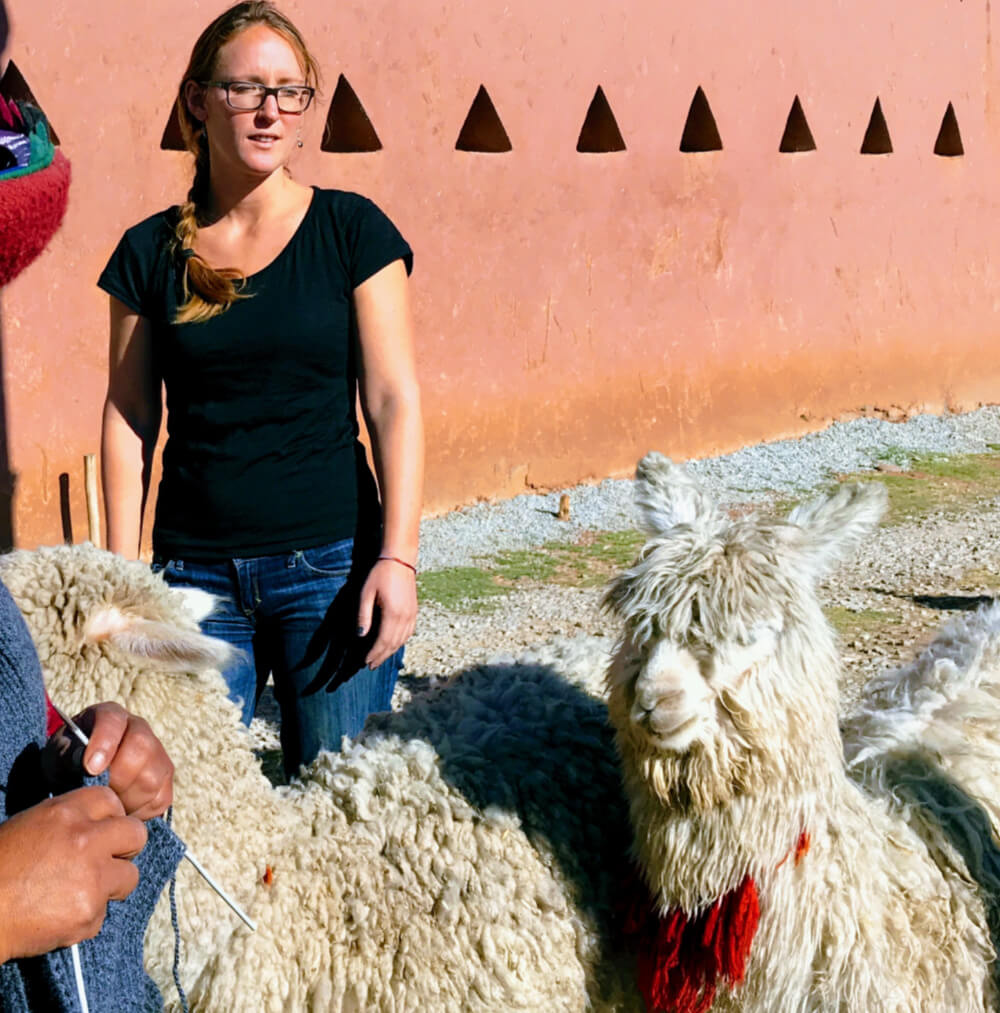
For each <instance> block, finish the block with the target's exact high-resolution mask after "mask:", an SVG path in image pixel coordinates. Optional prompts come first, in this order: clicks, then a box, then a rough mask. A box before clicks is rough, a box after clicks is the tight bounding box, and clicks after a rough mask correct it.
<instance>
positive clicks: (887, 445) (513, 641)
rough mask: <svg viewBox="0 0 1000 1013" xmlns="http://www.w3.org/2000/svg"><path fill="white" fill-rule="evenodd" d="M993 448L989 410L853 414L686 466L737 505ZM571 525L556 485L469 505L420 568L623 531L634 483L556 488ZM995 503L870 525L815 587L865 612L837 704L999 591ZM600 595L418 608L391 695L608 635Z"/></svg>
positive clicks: (433, 523)
mask: <svg viewBox="0 0 1000 1013" xmlns="http://www.w3.org/2000/svg"><path fill="white" fill-rule="evenodd" d="M991 444H993V445H996V444H1000V407H988V408H983V409H980V410H978V411H975V412H971V413H968V414H964V415H950V416H942V417H935V416H919V417H917V418H914V419H911V420H909V421H906V422H895V423H892V422H882V421H879V420H873V419H859V420H856V421H853V422H848V423H838V424H834V425H832V426H830V427H829V428H828V429H826V430H824V431H823V432H821V433H815V434H812V435H810V436H806V437H803V438H802V439H799V440H782V441H779V442H776V443H771V444H763V445H760V446H755V447H748V448H745V449H743V450H741V451H739V452H737V453H735V454H729V455H726V456H724V457H717V458H713V459H710V460H704V461H698V462H693V463H692V464H691V465H690V466H691V467H692V468H693V470H696V471H697V472H698V473H699V474H701V475H702V476H704V477H705V478H706V480H707V481H708V482H709V484H710V485H711V486H712V487H713V489H714V491H715V493H716V495H717V496H719V498H721V499H722V500H723V502H727V503H737V502H741V503H746V502H753V501H756V500H761V499H764V498H767V497H768V496H769V495H770V496H773V494H774V492H775V491H777V492H779V493H787V492H790V491H797V492H801V491H802V490H806V489H809V488H812V487H814V486H816V485H818V484H821V483H823V482H825V481H828V480H829V479H830V478H831V477H832V476H833V475H836V474H838V473H841V474H842V473H846V472H855V471H863V470H865V469H871V468H873V467H874V466H875V464H876V462H878V461H880V460H883V459H885V458H886V456H889V457H890V458H891V459H892V460H893V461H894V462H896V463H903V464H905V463H906V455H907V454H923V453H947V454H959V453H976V452H984V451H986V450H988V449H990V445H991ZM568 491H569V494H570V498H571V503H572V517H573V521H572V523H571V524H570V525H567V524H566V523H565V522H561V521H558V520H556V518H555V512H556V509H557V507H558V502H559V493H558V492H555V493H552V494H549V495H546V496H536V495H531V496H519V497H517V498H515V499H513V500H508V501H505V502H501V503H495V504H480V505H477V506H475V507H472V508H469V509H465V510H461V511H456V512H454V513H451V514H448V515H447V516H444V517H441V518H435V519H431V520H427V521H425V522H424V525H423V530H422V548H421V561H422V566H423V567H424V568H426V569H431V568H436V567H441V566H453V565H463V564H469V563H472V562H474V561H475V560H476V559H477V558H481V557H482V556H484V555H487V554H489V553H490V552H492V551H496V550H498V549H503V548H528V547H533V546H537V545H540V544H543V543H544V542H546V541H551V540H553V539H567V538H572V537H573V536H574V535H576V534H578V533H579V532H580V531H582V530H586V529H588V528H589V529H603V530H613V529H620V528H624V527H630V526H631V525H632V500H631V497H632V483H631V482H629V481H606V482H602V483H600V484H599V485H596V486H581V487H578V488H576V489H572V490H568ZM998 574H1000V501H998V502H995V503H991V504H987V505H986V506H985V507H984V506H983V505H982V504H980V505H979V506H977V507H975V508H970V509H969V510H968V511H964V512H960V513H958V514H951V515H949V516H947V517H932V518H928V519H926V520H922V521H919V522H916V523H911V524H903V525H898V526H895V527H891V528H889V527H884V528H881V529H880V530H879V531H878V532H877V533H876V535H875V537H874V538H873V539H872V540H871V542H869V543H868V545H866V546H865V547H864V548H863V550H862V551H861V552H860V553H859V554H858V555H857V556H856V557H855V558H854V559H853V560H851V561H850V562H849V563H847V564H846V565H844V566H843V567H841V569H840V570H839V571H838V572H837V573H835V574H834V575H833V576H832V577H831V579H830V580H829V581H828V582H827V583H826V584H825V585H824V586H823V588H822V598H823V601H824V604H828V605H833V606H839V607H840V608H841V609H844V610H846V611H847V612H853V613H865V614H866V622H865V624H864V625H865V631H864V632H863V633H860V634H858V635H856V636H854V637H853V638H850V639H847V640H846V641H845V642H844V644H843V652H844V660H845V665H846V668H847V672H848V680H847V685H846V686H845V704H847V705H849V703H850V701H851V699H852V698H853V697H854V695H855V694H856V692H857V689H858V687H859V686H860V685H861V683H862V682H863V681H864V679H865V678H867V677H868V676H869V675H871V674H874V673H875V672H877V671H881V670H883V669H885V668H887V667H890V666H893V665H896V664H899V663H901V662H902V661H905V660H906V659H908V658H910V657H912V656H913V654H914V653H915V652H916V650H918V649H919V647H921V646H922V645H923V644H925V643H926V642H927V641H928V640H929V639H930V638H931V637H932V635H933V633H934V631H935V630H936V629H937V628H938V627H939V626H940V625H941V624H942V623H943V622H944V621H945V620H946V619H947V618H948V616H949V615H950V614H953V613H954V611H955V610H957V609H962V608H969V607H975V605H977V604H979V603H980V602H981V601H982V600H983V599H984V598H985V597H986V596H990V595H992V594H993V593H994V591H995V590H996V589H997V588H996V585H995V583H994V581H995V579H996V577H995V575H998ZM600 596H601V589H600V588H597V589H578V588H568V587H560V586H546V587H544V588H541V589H537V590H527V591H521V590H518V591H513V592H511V593H510V594H509V595H506V596H504V597H502V598H500V599H495V600H493V601H491V603H490V605H489V608H488V610H487V611H484V612H481V613H474V614H468V613H465V612H461V611H451V610H448V609H445V608H441V607H438V606H435V605H425V606H423V607H422V609H421V613H420V620H419V625H418V628H417V632H416V634H415V635H414V637H413V639H412V640H411V641H410V645H409V647H408V648H407V658H406V672H407V677H404V679H403V680H402V682H403V686H402V687H401V696H403V697H405V695H406V694H407V692H408V691H412V690H413V689H415V688H417V686H419V685H421V684H422V683H423V680H424V679H430V680H432V681H433V680H436V679H438V678H440V677H442V676H446V675H448V674H450V673H453V672H456V671H460V670H461V669H463V668H465V667H468V666H469V665H472V664H475V663H478V662H481V661H484V660H486V659H487V658H490V657H493V656H494V655H496V654H498V653H510V654H514V655H516V654H518V653H520V652H521V651H522V650H523V649H524V648H526V647H528V646H530V645H532V644H534V643H537V642H539V641H543V640H548V639H551V638H552V637H555V636H567V635H573V634H575V633H589V634H596V635H603V636H607V637H608V639H609V643H610V641H611V640H612V639H613V637H614V635H615V633H616V630H615V627H614V624H613V621H612V620H611V619H610V618H609V617H608V616H606V615H604V614H602V613H601V611H600V607H599V600H600Z"/></svg>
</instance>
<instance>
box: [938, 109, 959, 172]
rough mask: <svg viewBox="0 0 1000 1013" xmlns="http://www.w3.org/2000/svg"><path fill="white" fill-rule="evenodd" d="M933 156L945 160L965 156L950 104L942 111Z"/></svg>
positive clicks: (956, 121)
mask: <svg viewBox="0 0 1000 1013" xmlns="http://www.w3.org/2000/svg"><path fill="white" fill-rule="evenodd" d="M934 154H935V155H943V156H944V157H945V158H956V157H957V156H958V155H964V154H965V148H964V147H963V145H962V134H961V131H960V130H959V129H958V120H957V119H956V117H955V110H954V108H953V107H952V104H951V103H950V102H949V103H948V108H947V109H945V111H944V119H942V120H941V129H940V130H939V131H938V135H937V140H936V141H935V142H934Z"/></svg>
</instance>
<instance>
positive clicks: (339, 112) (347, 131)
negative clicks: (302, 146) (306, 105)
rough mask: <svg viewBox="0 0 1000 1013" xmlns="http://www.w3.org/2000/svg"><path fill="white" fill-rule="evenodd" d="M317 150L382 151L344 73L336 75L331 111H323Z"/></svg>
mask: <svg viewBox="0 0 1000 1013" xmlns="http://www.w3.org/2000/svg"><path fill="white" fill-rule="evenodd" d="M320 150H321V151H336V152H341V153H346V152H352V151H354V152H358V151H381V150H382V142H381V141H380V140H379V139H378V134H376V133H375V128H374V127H373V126H372V121H371V120H370V119H369V118H368V113H366V112H365V107H364V106H363V105H362V104H361V100H360V99H359V98H358V96H357V94H356V93H355V91H354V89H353V88H352V87H351V86H350V84H349V83H348V80H347V78H346V77H344V75H343V74H341V75H340V77H338V78H337V87H336V88H335V89H334V92H333V99H332V101H331V102H330V111H329V112H328V113H327V114H326V126H325V127H324V129H323V142H322V144H320Z"/></svg>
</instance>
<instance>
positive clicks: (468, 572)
mask: <svg viewBox="0 0 1000 1013" xmlns="http://www.w3.org/2000/svg"><path fill="white" fill-rule="evenodd" d="M644 540H645V538H644V536H643V535H642V534H640V533H639V532H638V531H588V532H585V533H584V534H583V535H581V536H580V538H579V539H578V540H577V541H575V542H548V543H546V544H545V545H542V546H539V547H538V548H537V549H517V550H509V551H506V552H499V553H497V554H496V555H495V556H491V557H489V558H487V559H484V560H483V562H482V564H481V565H480V566H452V567H447V568H445V569H442V570H428V571H425V572H424V573H421V574H420V577H419V579H418V581H417V593H418V595H419V597H420V600H421V601H422V602H428V603H433V604H435V605H440V606H443V607H444V608H448V609H454V610H456V611H462V612H479V611H482V610H483V609H486V608H489V607H490V604H491V601H490V599H493V598H495V597H496V596H497V595H502V594H506V593H508V592H509V591H511V590H514V589H517V588H535V587H543V586H546V585H552V584H556V585H562V586H567V587H596V586H598V585H600V584H604V583H605V582H606V581H607V580H608V578H609V577H610V576H611V575H612V574H614V573H616V572H618V571H619V570H621V569H623V568H624V567H626V566H628V565H629V564H630V563H631V562H632V561H633V560H634V559H635V557H636V555H637V553H638V551H639V549H640V547H641V546H642V544H643V542H644Z"/></svg>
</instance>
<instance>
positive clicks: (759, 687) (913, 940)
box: [607, 454, 1000, 1013]
mask: <svg viewBox="0 0 1000 1013" xmlns="http://www.w3.org/2000/svg"><path fill="white" fill-rule="evenodd" d="M637 499H638V502H639V506H640V509H641V511H642V514H643V517H644V523H645V526H646V528H647V530H648V532H649V535H650V538H649V541H648V542H647V544H646V546H645V548H644V549H643V551H642V553H641V555H640V557H639V559H638V561H637V562H636V563H635V565H634V566H632V567H631V568H630V569H629V570H628V571H627V572H625V573H624V574H622V575H621V576H620V577H618V578H617V579H616V580H615V581H614V582H613V584H612V586H611V588H610V590H609V592H608V596H607V602H608V604H609V605H610V606H611V607H612V608H613V609H614V610H615V611H616V612H617V614H618V615H619V616H620V617H621V618H622V619H623V620H624V623H625V633H624V637H623V640H622V643H621V645H620V648H619V650H618V652H617V654H616V656H615V659H614V661H613V663H612V665H611V668H610V669H609V674H608V686H609V692H610V700H609V711H610V715H611V719H612V722H613V724H614V725H615V729H616V739H617V744H618V748H619V753H620V756H621V760H622V765H623V773H624V778H625V784H626V794H627V796H628V798H629V805H630V810H631V817H632V825H633V830H634V833H635V838H636V839H635V848H636V855H637V857H638V859H639V862H640V865H641V867H642V869H643V873H644V876H645V878H646V880H647V883H648V885H649V887H650V888H651V890H652V891H653V892H654V893H655V896H656V900H657V904H658V908H659V913H660V915H661V919H660V921H659V923H658V927H656V928H655V929H654V930H652V934H651V937H650V939H649V940H647V942H646V944H645V951H644V952H645V961H646V976H645V984H644V988H645V990H646V991H647V993H650V994H652V995H653V996H654V998H655V1002H654V1005H656V1004H657V1003H658V1004H660V1006H661V1008H663V1009H677V1010H682V1011H694V1010H699V1011H700V1010H705V1009H708V1008H711V1009H713V1010H745V1011H749V1010H753V1011H759V1013H771V1011H780V1013H793V1011H820V1010H824V1011H825V1010H831V1011H832V1010H836V1011H842V1013H871V1011H890V1010H891V1011H904V1010H905V1011H912V1013H927V1011H972V1010H985V1009H992V1008H994V1004H995V1002H996V990H995V985H994V980H993V974H994V959H995V953H994V943H995V942H996V940H997V936H996V933H997V928H998V919H997V917H996V915H997V903H998V900H1000V876H998V873H1000V863H998V861H997V856H998V848H997V840H998V839H997V835H996V833H997V826H998V825H1000V822H998V817H1000V686H998V680H1000V611H996V610H995V611H993V612H990V613H987V614H985V615H981V616H979V617H976V618H973V619H971V620H969V621H968V622H966V623H965V624H959V625H958V626H956V627H955V628H954V629H953V630H952V631H951V632H949V633H946V634H945V635H944V636H943V637H942V638H940V639H939V640H938V641H937V642H936V643H935V645H934V646H932V648H930V649H929V651H928V652H927V653H926V654H925V655H924V656H923V657H921V658H920V659H918V660H917V661H916V662H915V663H914V664H913V665H912V666H910V667H909V668H907V669H904V670H903V671H901V672H899V673H895V674H893V675H891V676H887V677H886V678H885V679H883V680H881V681H880V682H879V683H877V684H875V686H874V687H873V689H872V690H871V692H870V693H869V695H868V696H867V697H866V699H865V702H864V703H863V704H862V707H861V709H860V710H859V712H858V713H857V715H856V716H855V717H853V718H852V719H851V720H850V721H849V722H847V724H846V726H845V730H844V737H843V740H842V738H841V733H840V731H839V729H838V722H837V700H838V679H839V677H840V665H839V659H838V655H837V651H836V647H835V638H834V635H833V633H832V631H831V629H830V627H829V625H828V623H827V622H826V620H825V618H824V616H823V613H822V611H821V609H820V605H819V601H818V599H817V596H816V590H815V588H816V583H817V581H818V579H819V578H821V577H822V576H823V575H824V574H825V573H827V572H828V571H829V570H830V569H831V568H832V567H833V566H834V565H835V564H836V563H837V562H838V561H839V560H840V559H842V558H843V557H844V556H845V555H846V554H847V553H849V552H850V551H851V549H852V548H853V547H854V546H856V545H857V544H859V543H860V541H861V540H862V539H863V538H865V537H866V535H867V534H868V533H869V532H870V531H871V530H872V529H873V528H874V526H875V525H876V524H877V522H878V520H879V518H880V516H881V514H882V512H883V510H884V504H885V492H884V490H883V489H882V488H881V487H880V486H878V485H858V486H846V487H841V488H840V489H838V490H837V491H836V492H834V493H833V494H832V495H830V496H828V497H826V498H823V499H820V500H817V501H816V502H814V503H811V504H809V505H807V506H805V507H801V508H799V509H797V510H796V511H794V512H793V513H792V515H791V516H790V517H789V518H788V520H787V521H765V520H760V519H755V518H744V519H737V520H732V519H730V518H729V517H727V516H726V514H725V513H723V512H721V511H720V510H718V509H717V508H716V506H715V504H714V503H713V502H712V501H711V499H710V497H709V496H708V494H707V493H706V492H705V491H704V490H703V489H702V488H701V487H700V486H699V485H698V484H697V482H696V481H695V480H694V479H693V478H691V477H690V476H689V475H688V474H687V473H686V472H685V471H684V470H683V469H681V468H679V467H676V466H674V465H672V464H671V463H670V462H669V461H668V460H667V459H666V458H663V457H661V456H660V455H658V454H650V455H648V456H647V457H645V458H644V459H643V460H642V461H641V462H640V464H639V469H638V473H637ZM845 753H846V757H847V760H848V761H849V763H850V769H848V766H847V765H845ZM758 917H759V922H758ZM991 929H992V932H993V933H994V935H993V938H992V939H991ZM713 1000H714V1001H713Z"/></svg>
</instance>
